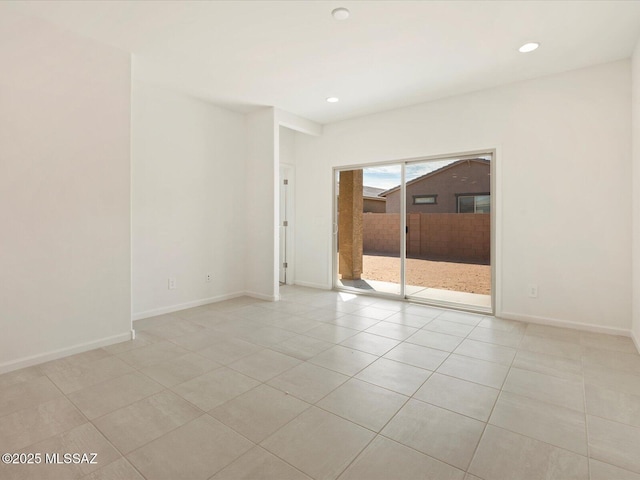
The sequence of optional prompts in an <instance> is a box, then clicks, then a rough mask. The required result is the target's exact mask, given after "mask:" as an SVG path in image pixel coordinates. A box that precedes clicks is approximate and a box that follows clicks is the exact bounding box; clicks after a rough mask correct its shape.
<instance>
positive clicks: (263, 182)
mask: <svg viewBox="0 0 640 480" xmlns="http://www.w3.org/2000/svg"><path fill="white" fill-rule="evenodd" d="M275 113H276V112H275V110H274V109H273V108H265V109H262V110H258V111H257V112H254V113H250V114H248V115H247V116H246V121H247V160H246V170H245V184H244V187H245V190H244V194H245V198H246V214H245V221H246V226H245V230H244V231H245V233H246V235H247V244H246V249H245V257H244V258H245V288H246V292H247V294H248V295H251V296H254V297H257V298H262V299H264V300H277V299H278V295H279V288H278V259H279V253H278V250H279V244H278V234H277V232H278V225H277V223H278V215H279V214H278V207H279V202H278V197H277V195H276V192H277V191H278V190H277V188H278V178H279V172H278V169H279V165H278V158H279V152H278V151H279V147H280V145H279V131H278V125H277V123H276V119H275Z"/></svg>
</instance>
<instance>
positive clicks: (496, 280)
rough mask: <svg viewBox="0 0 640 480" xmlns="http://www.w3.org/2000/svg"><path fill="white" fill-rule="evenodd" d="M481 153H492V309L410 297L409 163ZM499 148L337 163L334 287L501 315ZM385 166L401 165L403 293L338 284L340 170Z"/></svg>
mask: <svg viewBox="0 0 640 480" xmlns="http://www.w3.org/2000/svg"><path fill="white" fill-rule="evenodd" d="M478 155H491V163H490V173H491V181H490V185H491V192H490V193H491V199H490V202H491V227H490V232H491V242H490V256H491V312H487V311H484V310H480V309H477V308H474V307H473V306H470V305H463V304H458V303H451V302H442V301H435V300H429V299H422V298H416V297H410V298H408V297H407V295H406V278H405V277H406V238H407V236H406V235H407V234H406V221H407V218H406V217H407V215H406V181H405V170H406V166H407V165H408V164H411V163H420V162H429V161H436V160H447V159H454V158H455V159H464V158H475V157H477V156H478ZM499 157H500V148H499V147H491V148H482V149H478V150H467V151H464V152H460V153H447V154H440V155H428V156H423V157H414V158H405V159H401V160H384V161H380V162H370V163H361V164H355V165H353V164H352V165H341V166H334V167H333V168H332V177H331V178H332V188H331V190H332V217H331V229H332V231H331V272H332V276H331V285H332V288H333V290H337V291H343V292H347V293H357V294H360V295H371V296H376V297H381V298H391V299H396V300H404V301H408V302H411V303H419V304H424V305H431V306H435V307H444V308H450V309H455V310H463V311H468V312H473V313H483V314H490V315H496V316H498V315H500V313H501V311H502V302H501V300H502V298H501V297H502V295H501V291H500V287H501V285H502V278H501V273H502V268H501V266H502V255H501V252H502V250H501V248H500V247H501V241H500V240H501V236H502V222H501V221H498V219H501V218H502V202H501V201H500V193H501V191H500V189H499V188H498V187H499V186H500V185H501V177H500V175H501V168H499ZM385 165H400V166H401V182H400V199H401V200H400V283H401V285H400V292H401V293H400V294H398V295H396V294H392V293H384V292H366V291H362V290H360V289H357V288H354V287H348V286H342V285H339V284H338V275H339V273H338V235H337V233H338V223H337V218H338V202H337V195H336V194H337V191H336V186H337V178H338V174H339V172H340V171H344V170H360V169H364V168H367V167H381V166H385Z"/></svg>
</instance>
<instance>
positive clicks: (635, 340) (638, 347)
mask: <svg viewBox="0 0 640 480" xmlns="http://www.w3.org/2000/svg"><path fill="white" fill-rule="evenodd" d="M631 340H633V343H634V344H635V346H636V350H637V351H638V353H640V338H638V335H636V333H635V332H634V331H633V330H631Z"/></svg>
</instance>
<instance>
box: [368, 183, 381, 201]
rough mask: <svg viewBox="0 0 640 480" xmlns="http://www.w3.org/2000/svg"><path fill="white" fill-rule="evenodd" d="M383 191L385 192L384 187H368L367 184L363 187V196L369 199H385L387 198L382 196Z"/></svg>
mask: <svg viewBox="0 0 640 480" xmlns="http://www.w3.org/2000/svg"><path fill="white" fill-rule="evenodd" d="M382 192H384V188H378V187H367V186H366V185H365V186H363V187H362V196H363V197H364V198H366V199H369V200H382V201H385V200H386V198H384V197H381V196H380V194H381V193H382Z"/></svg>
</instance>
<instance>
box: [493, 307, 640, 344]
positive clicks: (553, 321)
mask: <svg viewBox="0 0 640 480" xmlns="http://www.w3.org/2000/svg"><path fill="white" fill-rule="evenodd" d="M500 318H504V319H506V320H518V321H520V322H528V323H537V324H539V325H550V326H552V327H564V328H573V329H575V330H583V331H586V332H595V333H606V334H609V335H619V336H623V337H630V336H632V335H631V331H630V330H627V329H625V328H617V327H605V326H603V325H594V324H592V323H581V322H573V321H571V320H560V319H557V318H548V317H538V316H535V315H522V314H520V313H511V312H502V314H501V315H500ZM636 346H638V344H637V343H636Z"/></svg>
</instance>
